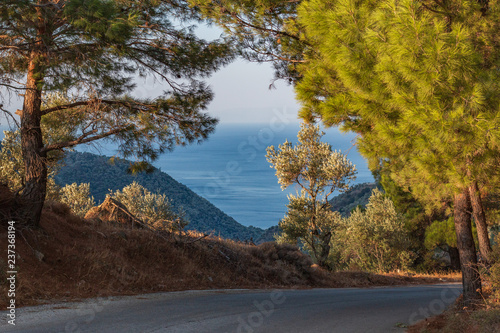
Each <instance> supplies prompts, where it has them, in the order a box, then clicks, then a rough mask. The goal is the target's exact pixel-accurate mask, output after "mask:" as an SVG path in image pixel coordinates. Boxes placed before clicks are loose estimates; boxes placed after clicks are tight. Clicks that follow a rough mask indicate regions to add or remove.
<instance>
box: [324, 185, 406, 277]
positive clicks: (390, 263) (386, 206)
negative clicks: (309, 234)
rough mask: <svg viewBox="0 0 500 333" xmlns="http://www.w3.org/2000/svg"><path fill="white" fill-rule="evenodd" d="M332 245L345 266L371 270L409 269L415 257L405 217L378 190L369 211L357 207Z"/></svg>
mask: <svg viewBox="0 0 500 333" xmlns="http://www.w3.org/2000/svg"><path fill="white" fill-rule="evenodd" d="M332 243H333V244H332V248H336V249H338V250H339V251H340V253H341V257H342V260H343V261H344V263H346V264H347V265H348V266H351V267H352V266H354V267H356V268H358V269H362V270H367V271H379V272H387V271H391V270H395V269H403V270H406V269H407V268H408V266H409V264H410V263H411V261H412V257H413V253H411V252H410V251H408V248H409V245H410V244H409V237H408V234H407V231H406V229H405V226H404V220H403V217H402V216H401V215H400V214H398V213H397V212H396V209H395V207H394V204H393V203H392V201H391V200H390V199H389V198H387V197H385V196H384V194H383V193H382V192H380V191H379V190H378V189H374V190H373V192H372V195H371V197H370V199H369V203H368V205H367V206H366V210H365V211H362V210H361V209H359V208H357V209H356V210H354V212H353V213H352V214H351V216H350V217H349V218H347V219H345V220H344V225H343V227H342V228H341V230H340V231H339V232H338V234H337V237H335V238H334V239H332Z"/></svg>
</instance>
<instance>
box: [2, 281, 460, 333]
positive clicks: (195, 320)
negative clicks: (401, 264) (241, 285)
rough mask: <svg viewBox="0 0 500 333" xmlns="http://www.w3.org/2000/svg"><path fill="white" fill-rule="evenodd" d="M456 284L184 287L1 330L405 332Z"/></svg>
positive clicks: (74, 307) (86, 305)
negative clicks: (244, 288)
mask: <svg viewBox="0 0 500 333" xmlns="http://www.w3.org/2000/svg"><path fill="white" fill-rule="evenodd" d="M460 291H461V285H458V284H450V285H425V286H413V287H383V288H370V289H358V288H349V289H307V290H274V291H273V290H259V291H255V290H216V291H187V292H173V293H161V294H148V295H141V296H127V297H114V298H101V299H92V300H87V301H85V302H81V303H62V304H57V305H44V306H37V307H26V308H21V309H17V311H16V320H15V323H16V325H15V326H12V325H9V324H8V323H7V319H8V318H7V314H8V313H7V312H5V311H3V312H1V316H2V318H1V322H0V331H1V332H40V333H42V332H43V333H56V332H99V333H108V332H109V333H126V332H148V333H149V332H155V333H157V332H158V333H159V332H196V333H203V332H214V333H224V332H235V333H256V332H270V333H279V332H286V333H295V332H307V333H315V332H329V333H330V332H342V333H344V332H346V333H348V332H363V333H365V332H384V333H386V332H404V331H405V329H404V327H406V325H408V324H413V323H415V322H417V321H419V320H421V319H423V318H425V317H428V316H432V315H436V314H439V313H441V312H442V311H443V310H444V309H445V308H446V307H447V306H448V305H449V304H451V303H453V301H454V300H455V299H456V297H457V296H458V295H459V293H460Z"/></svg>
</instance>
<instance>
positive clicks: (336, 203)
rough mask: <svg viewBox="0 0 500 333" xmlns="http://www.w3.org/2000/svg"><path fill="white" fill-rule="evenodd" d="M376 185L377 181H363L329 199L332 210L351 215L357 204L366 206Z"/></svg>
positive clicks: (343, 214)
mask: <svg viewBox="0 0 500 333" xmlns="http://www.w3.org/2000/svg"><path fill="white" fill-rule="evenodd" d="M376 187H377V185H376V184H375V183H363V184H358V185H355V186H353V187H352V188H351V189H350V190H349V191H347V192H344V193H341V194H339V195H338V196H336V197H334V198H332V199H331V200H330V201H329V202H330V205H332V210H334V211H338V212H340V214H342V216H349V214H350V213H351V211H352V210H353V209H355V208H356V207H357V206H363V207H364V206H366V204H367V203H368V199H369V198H370V196H371V194H372V191H373V189H375V188H376ZM379 189H380V187H379Z"/></svg>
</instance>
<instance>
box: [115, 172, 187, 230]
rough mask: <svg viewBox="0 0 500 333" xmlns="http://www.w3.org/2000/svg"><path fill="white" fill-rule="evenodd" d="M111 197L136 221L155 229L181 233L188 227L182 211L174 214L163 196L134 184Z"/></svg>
mask: <svg viewBox="0 0 500 333" xmlns="http://www.w3.org/2000/svg"><path fill="white" fill-rule="evenodd" d="M112 197H113V199H116V200H117V201H119V202H121V203H122V204H124V205H125V207H127V209H128V210H129V211H130V213H132V214H133V215H134V216H136V217H137V218H138V219H140V220H141V221H143V222H144V223H146V224H149V225H150V226H152V227H154V228H156V229H161V230H168V231H182V230H184V228H185V227H186V226H187V225H188V221H186V220H185V219H184V215H185V214H184V213H183V211H181V212H179V213H174V211H173V210H172V204H171V203H170V200H169V199H168V198H167V196H166V195H165V194H160V193H151V192H150V191H149V190H148V189H146V188H145V187H144V186H142V185H140V184H138V183H136V182H133V183H132V184H130V185H128V186H125V187H124V188H123V190H121V191H116V192H114V193H113V194H112Z"/></svg>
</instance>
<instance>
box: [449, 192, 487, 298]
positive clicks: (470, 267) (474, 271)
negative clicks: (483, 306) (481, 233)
mask: <svg viewBox="0 0 500 333" xmlns="http://www.w3.org/2000/svg"><path fill="white" fill-rule="evenodd" d="M454 218H455V232H456V234H457V248H458V253H459V255H460V268H461V270H462V284H463V301H464V305H465V306H470V305H473V304H474V303H475V302H476V301H477V300H478V299H480V298H481V277H480V276H479V271H478V267H477V256H476V248H475V245H474V238H473V236H472V226H471V214H470V200H469V193H468V189H466V190H465V191H463V192H462V193H459V194H456V195H455V198H454Z"/></svg>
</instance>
